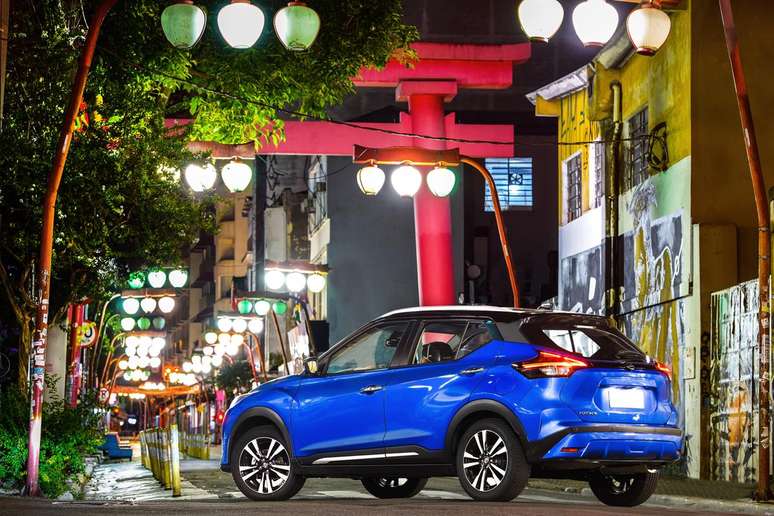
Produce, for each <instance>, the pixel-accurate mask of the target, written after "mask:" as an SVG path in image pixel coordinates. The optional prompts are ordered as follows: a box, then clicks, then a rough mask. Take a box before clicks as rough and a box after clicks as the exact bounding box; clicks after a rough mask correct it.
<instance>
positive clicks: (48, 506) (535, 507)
mask: <svg viewBox="0 0 774 516" xmlns="http://www.w3.org/2000/svg"><path fill="white" fill-rule="evenodd" d="M455 484H456V485H455ZM216 491H217V493H218V495H219V498H213V499H210V500H201V501H191V500H184V501H169V502H142V503H134V502H120V501H102V502H100V501H74V502H55V501H48V500H31V499H26V498H2V499H0V514H3V515H5V514H8V515H12V514H13V515H16V514H35V515H48V514H52V515H54V514H56V515H61V514H122V515H125V514H126V515H134V514H137V515H139V514H143V515H151V514H190V513H196V514H229V515H234V516H236V515H242V514H251V515H252V514H256V513H257V512H258V511H260V513H262V514H294V515H295V514H298V515H302V514H304V515H306V514H309V515H317V514H320V515H322V514H337V515H348V514H358V515H359V514H444V515H453V514H464V515H468V516H472V515H476V514H487V515H499V514H515V513H518V514H529V515H556V514H583V515H592V514H621V513H622V512H623V511H622V509H621V508H616V507H606V506H603V505H602V504H600V503H599V502H597V501H596V500H593V499H592V498H590V497H586V496H581V495H578V494H566V493H559V492H555V491H547V490H539V489H527V490H525V492H524V493H523V494H522V495H521V496H520V497H519V498H518V499H517V500H516V501H514V502H511V503H480V502H473V501H472V500H470V499H469V498H468V497H466V496H464V494H463V493H462V491H461V489H460V488H459V483H458V482H457V481H456V480H454V479H434V480H431V481H430V482H429V483H428V489H426V490H425V491H423V492H422V493H420V494H419V495H418V496H417V497H415V498H413V499H410V500H377V499H374V498H373V497H371V496H370V495H368V494H366V493H365V491H364V490H363V489H362V488H361V487H360V483H359V482H355V481H347V480H339V479H337V480H327V479H314V480H310V481H309V482H307V484H306V487H305V488H304V489H303V490H302V491H301V493H299V495H297V496H296V497H295V498H294V499H293V500H290V501H287V502H263V503H258V502H251V501H247V500H246V499H245V498H244V497H242V496H241V495H239V494H238V493H237V492H235V489H234V487H233V485H232V486H231V487H230V488H229V487H228V486H227V485H225V484H224V485H223V486H220V484H218V488H217V489H216ZM710 507H711V506H710V505H699V506H694V507H690V506H685V507H679V508H678V507H666V506H663V505H658V504H654V503H648V504H645V505H643V506H641V507H637V508H632V509H628V508H627V509H625V512H626V514H665V513H668V514H674V515H677V514H734V513H738V512H737V511H729V510H722V509H718V510H713V509H711V508H710ZM751 508H752V506H751ZM750 512H753V513H758V514H769V513H774V510H773V511H764V510H751V511H750Z"/></svg>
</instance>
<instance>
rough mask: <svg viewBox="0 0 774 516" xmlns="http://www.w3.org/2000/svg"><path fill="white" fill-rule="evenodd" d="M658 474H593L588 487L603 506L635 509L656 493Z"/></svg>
mask: <svg viewBox="0 0 774 516" xmlns="http://www.w3.org/2000/svg"><path fill="white" fill-rule="evenodd" d="M658 477H659V474H658V472H653V473H651V472H647V473H638V474H635V475H603V474H602V473H594V474H592V475H591V477H590V478H589V487H590V488H591V492H592V493H594V496H596V497H597V499H598V500H599V501H600V502H602V503H603V504H605V505H612V506H615V507H635V506H637V505H640V504H641V503H644V502H645V501H647V499H648V498H650V496H651V495H652V494H653V493H654V492H655V491H656V485H658Z"/></svg>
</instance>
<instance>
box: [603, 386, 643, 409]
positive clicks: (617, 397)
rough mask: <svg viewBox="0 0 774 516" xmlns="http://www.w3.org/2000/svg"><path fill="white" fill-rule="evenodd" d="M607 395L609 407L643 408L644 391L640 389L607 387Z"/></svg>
mask: <svg viewBox="0 0 774 516" xmlns="http://www.w3.org/2000/svg"><path fill="white" fill-rule="evenodd" d="M607 395H608V398H607V399H608V403H609V405H610V408H627V409H644V408H645V391H644V390H642V389H608V390H607Z"/></svg>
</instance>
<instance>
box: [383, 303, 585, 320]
mask: <svg viewBox="0 0 774 516" xmlns="http://www.w3.org/2000/svg"><path fill="white" fill-rule="evenodd" d="M537 314H546V315H547V314H563V315H571V316H572V315H574V316H577V317H592V318H600V316H595V315H589V314H582V313H575V312H565V311H560V310H545V309H534V308H511V307H504V306H491V305H446V306H415V307H410V308H401V309H399V310H393V311H391V312H387V313H386V314H384V315H382V316H381V317H379V319H386V318H391V317H398V316H402V315H409V316H411V315H416V316H422V315H459V316H467V317H470V316H471V315H473V316H475V315H478V316H491V317H494V318H497V316H498V315H500V316H503V315H506V316H507V315H511V316H516V317H517V318H521V317H527V316H530V315H537Z"/></svg>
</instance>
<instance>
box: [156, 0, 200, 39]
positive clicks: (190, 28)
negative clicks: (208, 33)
mask: <svg viewBox="0 0 774 516" xmlns="http://www.w3.org/2000/svg"><path fill="white" fill-rule="evenodd" d="M206 26H207V14H205V12H204V10H203V9H202V8H201V7H199V6H198V5H194V4H193V1H192V0H178V2H177V3H174V4H172V5H170V6H168V7H167V8H166V9H164V11H163V12H162V13H161V29H162V30H163V31H164V36H166V37H167V41H169V42H170V44H171V45H172V46H173V47H175V48H180V49H188V48H191V47H193V46H194V45H196V44H197V43H198V42H199V40H200V39H201V37H202V34H204V28H205V27H206Z"/></svg>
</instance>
